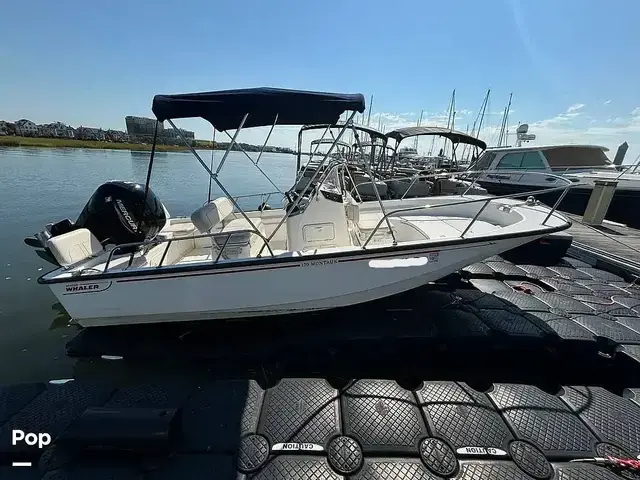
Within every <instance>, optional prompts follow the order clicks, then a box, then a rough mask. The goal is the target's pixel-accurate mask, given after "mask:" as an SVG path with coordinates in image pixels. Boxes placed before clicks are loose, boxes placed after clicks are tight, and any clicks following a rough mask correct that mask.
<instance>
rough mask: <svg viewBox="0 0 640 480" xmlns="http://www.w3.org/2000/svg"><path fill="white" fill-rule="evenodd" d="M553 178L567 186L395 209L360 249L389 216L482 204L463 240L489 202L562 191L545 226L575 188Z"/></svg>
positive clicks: (384, 218)
mask: <svg viewBox="0 0 640 480" xmlns="http://www.w3.org/2000/svg"><path fill="white" fill-rule="evenodd" d="M465 173H474V172H465ZM457 174H458V175H459V174H460V172H457ZM455 175H456V173H454V172H452V173H450V174H447V175H444V174H441V175H440V176H443V177H449V176H455ZM545 175H550V174H545ZM554 176H556V177H558V178H559V179H560V180H563V181H565V182H567V184H566V185H564V186H559V187H551V188H545V189H542V190H534V191H531V192H519V193H512V194H508V195H500V196H496V197H489V198H478V199H475V200H463V201H459V202H449V203H440V204H435V205H420V206H416V207H407V208H400V209H397V210H393V211H391V212H388V213H386V214H385V215H383V216H382V218H381V219H380V220H379V221H378V223H377V225H376V226H375V228H374V229H373V231H372V232H371V233H370V234H369V237H368V238H367V240H366V241H365V242H364V244H363V245H362V248H363V249H364V248H366V246H367V245H368V244H369V242H370V241H371V239H372V238H373V236H374V235H375V233H376V232H377V231H378V229H379V228H380V226H381V225H382V223H383V222H384V221H386V220H387V219H388V218H389V217H391V216H394V215H397V214H398V213H403V212H411V211H417V210H423V209H427V208H428V209H433V208H438V207H451V206H455V205H467V204H470V203H480V202H484V204H483V205H482V207H480V209H479V210H478V212H477V213H476V214H475V216H474V217H473V219H472V220H471V222H469V225H467V227H466V228H465V229H464V231H463V232H462V233H461V234H460V238H464V235H465V234H466V233H467V232H468V231H469V230H470V229H471V227H472V226H473V224H474V223H475V222H476V220H477V219H478V218H479V217H480V214H481V213H482V212H483V211H484V209H485V208H486V207H487V206H488V205H489V203H491V202H493V201H495V200H501V199H512V198H519V197H525V196H526V197H530V196H533V195H538V194H542V193H551V192H555V191H560V190H562V194H561V195H560V196H559V197H558V200H557V201H556V202H555V203H554V205H553V207H552V208H551V210H550V211H549V213H548V214H547V216H546V217H545V219H544V220H543V221H542V222H541V225H545V224H546V223H547V221H548V220H549V218H551V215H553V214H554V212H555V211H556V209H557V208H558V206H559V205H560V203H561V202H562V200H563V199H564V197H565V196H566V195H567V193H568V192H569V190H570V189H571V188H572V187H574V186H575V185H574V184H573V182H571V181H570V180H567V179H566V178H563V177H560V176H557V175H554ZM474 183H475V182H472V185H473V184H474ZM460 196H461V197H462V196H463V195H460ZM425 238H428V237H427V236H426V234H425Z"/></svg>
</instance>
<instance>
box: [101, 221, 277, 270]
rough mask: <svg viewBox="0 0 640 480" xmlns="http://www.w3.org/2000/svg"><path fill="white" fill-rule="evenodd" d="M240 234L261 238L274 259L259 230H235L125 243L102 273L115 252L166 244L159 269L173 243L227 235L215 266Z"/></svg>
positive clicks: (111, 253)
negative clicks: (230, 240)
mask: <svg viewBox="0 0 640 480" xmlns="http://www.w3.org/2000/svg"><path fill="white" fill-rule="evenodd" d="M238 233H251V234H255V235H257V236H259V237H260V238H261V239H262V240H263V242H264V245H266V247H267V250H269V254H270V255H271V256H272V257H274V256H275V255H274V254H273V250H272V249H271V246H270V245H269V242H268V241H267V239H266V237H265V236H264V235H263V234H262V233H260V232H258V231H257V230H250V229H244V230H233V231H230V232H216V233H203V234H200V235H190V236H186V237H178V238H165V239H162V240H155V239H154V240H147V241H143V242H132V243H123V244H121V245H116V246H115V247H114V248H113V249H112V250H111V251H110V252H109V257H107V263H105V266H104V270H103V271H102V273H106V272H107V270H108V269H109V264H110V263H111V260H112V259H113V256H114V254H115V252H116V251H118V250H122V249H123V248H132V247H142V246H153V247H156V246H158V245H161V244H163V243H166V244H167V248H165V250H164V252H163V253H162V257H161V258H160V262H159V263H158V265H157V266H156V267H155V268H159V267H161V266H162V263H163V262H164V259H165V258H166V256H167V253H168V252H169V248H171V244H172V243H173V242H180V241H184V240H197V239H199V238H212V237H213V236H214V235H226V236H227V238H226V239H225V241H224V244H223V246H222V248H220V249H218V250H219V252H218V256H217V257H216V259H215V260H214V262H213V264H214V265H215V264H216V263H218V261H219V260H220V257H221V255H222V253H223V252H224V249H225V248H226V246H227V244H228V243H229V239H230V238H231V235H236V234H238ZM261 251H262V250H261ZM135 253H136V252H135V251H133V252H131V254H130V257H129V264H128V265H127V268H128V267H130V266H131V263H132V262H133V258H134V255H135Z"/></svg>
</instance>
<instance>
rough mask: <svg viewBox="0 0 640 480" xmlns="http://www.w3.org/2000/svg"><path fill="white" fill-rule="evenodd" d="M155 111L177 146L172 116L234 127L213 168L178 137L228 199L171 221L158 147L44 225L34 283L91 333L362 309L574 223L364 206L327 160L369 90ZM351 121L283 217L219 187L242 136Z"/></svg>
mask: <svg viewBox="0 0 640 480" xmlns="http://www.w3.org/2000/svg"><path fill="white" fill-rule="evenodd" d="M152 110H153V113H154V114H155V116H156V118H157V120H158V122H163V121H167V122H168V123H169V124H170V125H171V126H172V127H173V128H174V129H175V130H176V134H177V135H178V136H180V137H182V138H183V134H182V132H181V131H180V130H179V129H177V128H176V126H175V124H174V119H178V118H192V117H200V118H203V119H205V120H207V121H208V122H209V123H211V124H212V125H213V127H214V128H215V129H216V130H217V131H220V132H227V131H233V132H234V133H233V136H232V137H231V142H230V143H229V146H228V149H227V150H226V152H225V154H224V156H223V157H222V159H221V160H220V162H219V164H218V166H217V168H216V169H215V170H212V169H211V168H210V167H209V165H208V164H207V162H205V161H204V160H203V159H202V158H201V157H200V156H199V154H198V153H197V152H196V151H195V150H194V149H193V148H192V147H191V143H189V142H188V141H187V140H186V139H184V138H183V140H185V143H186V144H187V146H188V147H189V148H190V149H191V152H192V153H193V155H194V156H195V158H196V160H197V161H198V162H199V163H200V164H201V166H202V168H203V169H204V171H205V172H206V173H207V174H208V175H209V177H210V178H211V180H212V182H214V183H215V184H216V185H217V186H218V187H219V188H220V190H221V191H222V192H223V193H224V196H223V197H220V198H215V199H212V200H211V201H209V202H207V203H206V204H205V205H204V206H197V205H196V206H194V211H193V213H192V214H191V215H190V216H189V217H171V216H170V214H169V212H168V211H167V209H166V208H165V207H164V205H163V204H162V202H161V201H160V199H159V198H158V197H157V196H156V195H155V194H154V192H153V191H152V190H151V188H150V183H151V180H152V179H153V175H152V172H153V160H154V154H155V141H154V144H153V148H152V151H151V155H150V160H149V169H148V174H147V181H146V184H145V185H140V184H136V183H128V182H120V181H112V182H107V183H104V184H103V185H101V186H99V187H98V188H97V190H96V191H95V193H94V195H93V196H92V197H91V198H90V200H89V202H88V203H87V205H86V206H85V208H84V209H83V210H82V212H81V214H80V215H79V217H78V219H77V220H76V221H75V222H71V221H70V220H63V221H60V222H57V223H55V224H49V225H48V226H47V228H46V230H44V231H43V232H41V233H39V234H37V235H36V236H35V237H29V238H27V239H25V242H26V243H27V244H29V245H30V246H32V247H35V248H36V249H37V250H38V253H39V254H40V255H41V256H43V257H44V258H49V259H50V261H51V263H54V264H55V268H54V270H52V271H50V272H48V273H46V274H44V275H43V276H42V277H40V278H39V279H38V282H39V283H41V284H45V285H48V286H49V288H51V290H52V291H53V293H54V294H55V296H56V297H57V298H58V299H59V301H60V302H61V304H62V305H63V306H64V307H65V309H66V310H67V311H68V313H69V314H70V315H71V317H72V318H73V319H75V320H76V321H77V322H78V323H80V325H82V326H85V327H92V326H104V325H118V324H135V323H154V322H174V321H187V320H215V319H228V318H236V319H238V318H244V317H261V318H263V320H260V321H265V320H264V318H267V316H268V315H275V314H290V313H297V312H308V311H314V310H322V309H328V308H334V307H341V306H345V305H352V304H357V303H361V302H367V301H370V300H374V299H377V298H380V297H385V296H390V295H394V294H397V293H400V292H403V291H406V290H410V289H413V288H416V287H419V286H421V285H423V284H425V283H428V282H431V281H435V280H438V279H440V278H442V277H444V276H446V275H449V274H451V273H453V272H455V271H456V270H458V269H460V268H461V267H464V266H466V265H469V264H472V263H474V262H477V261H479V260H482V259H485V258H487V257H490V256H492V255H495V254H498V253H501V252H504V251H506V250H509V249H512V248H514V247H517V246H519V245H522V244H525V243H527V242H529V241H532V240H535V239H537V238H540V237H543V236H545V235H548V234H550V233H552V232H556V231H560V230H563V229H566V228H568V227H569V225H570V222H569V221H568V220H567V219H566V218H565V217H564V216H563V215H561V214H560V213H558V212H556V211H555V210H554V209H552V208H549V207H547V206H544V205H541V204H538V203H537V202H536V201H535V200H533V199H531V198H529V199H525V200H517V199H514V198H501V197H489V196H477V195H458V196H441V197H432V198H417V199H405V200H398V199H396V200H382V199H380V198H378V199H377V201H375V202H359V201H357V200H356V199H355V198H354V197H353V196H352V195H351V194H350V193H349V191H347V190H345V188H344V184H345V182H344V179H345V175H348V170H349V163H348V162H347V161H345V160H344V159H343V158H341V157H342V156H341V155H337V156H333V155H332V154H334V153H336V152H340V149H339V145H340V144H339V142H340V141H341V140H343V139H344V136H345V132H347V131H349V132H350V133H353V137H354V140H355V143H356V144H358V145H359V144H361V143H362V142H361V140H360V135H361V134H360V132H359V131H358V129H356V128H354V125H353V118H354V116H355V114H356V113H358V112H359V113H362V112H363V111H364V110H365V102H364V97H363V96H362V95H361V94H334V93H321V92H307V91H295V90H283V89H274V88H256V89H244V90H228V91H218V92H204V93H191V94H178V95H157V96H155V98H154V99H153V107H152ZM345 112H348V116H347V120H346V121H345V122H344V123H343V124H341V126H340V128H339V131H338V132H337V134H336V135H335V138H333V140H334V141H333V143H332V144H331V146H330V147H329V148H328V149H327V151H326V153H325V155H324V156H323V158H322V159H321V160H320V161H319V163H318V168H317V169H316V170H315V172H314V175H313V176H312V178H311V179H310V181H309V182H308V184H307V186H306V187H305V189H303V191H302V192H296V191H295V189H294V188H293V186H292V188H291V190H289V191H288V192H285V200H284V203H283V208H272V209H266V208H257V209H256V210H255V211H244V210H243V209H242V208H240V206H239V205H238V203H237V201H236V199H234V198H233V197H232V196H231V195H230V194H229V192H228V191H227V189H226V188H225V187H224V185H223V184H222V183H221V181H220V177H219V173H220V171H221V170H222V169H223V168H224V166H225V163H226V162H228V161H232V160H231V159H229V158H228V154H229V152H231V151H232V149H233V148H234V145H237V143H236V141H237V137H238V134H239V133H240V132H241V131H242V130H243V129H245V128H251V127H263V126H266V127H269V126H271V130H270V131H269V134H268V135H267V140H266V141H265V146H266V143H267V141H268V139H269V136H270V135H271V132H272V131H273V129H274V128H275V127H278V126H287V125H305V124H326V125H335V124H336V122H338V120H339V118H340V116H341V115H342V114H344V113H345ZM326 130H327V129H326ZM230 136H231V135H230ZM263 149H264V146H263ZM336 149H338V150H336ZM247 155H249V154H248V153H247ZM259 156H260V154H259V153H258V159H259ZM361 158H363V159H364V161H363V164H362V167H363V168H364V170H365V171H366V173H367V174H368V175H369V176H373V173H372V170H371V165H370V161H369V160H368V157H367V156H366V155H364V153H362V152H361ZM253 163H254V166H255V167H256V173H257V174H264V172H263V171H262V170H261V168H260V167H259V166H258V162H257V161H255V162H253ZM564 188H568V187H564Z"/></svg>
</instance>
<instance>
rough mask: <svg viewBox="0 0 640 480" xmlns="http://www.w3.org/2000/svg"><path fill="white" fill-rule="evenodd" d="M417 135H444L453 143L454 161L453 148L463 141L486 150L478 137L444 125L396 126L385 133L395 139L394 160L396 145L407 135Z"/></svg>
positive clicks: (485, 146)
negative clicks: (396, 127)
mask: <svg viewBox="0 0 640 480" xmlns="http://www.w3.org/2000/svg"><path fill="white" fill-rule="evenodd" d="M418 136H438V137H444V138H447V139H449V140H450V141H451V144H452V145H453V158H452V160H454V161H455V150H456V147H457V146H458V144H460V143H464V144H467V145H472V146H474V147H476V148H477V149H480V151H483V150H486V148H487V144H486V143H485V142H483V141H482V140H480V139H479V138H476V137H473V136H471V135H468V134H466V133H464V132H460V131H458V130H452V129H450V128H445V127H404V128H398V129H396V130H393V131H391V132H389V133H387V138H389V139H393V140H395V141H396V144H395V148H393V152H394V155H393V157H394V161H395V159H396V158H397V156H398V147H400V143H401V142H402V141H403V140H404V139H405V138H409V137H418Z"/></svg>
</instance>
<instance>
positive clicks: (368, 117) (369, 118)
mask: <svg viewBox="0 0 640 480" xmlns="http://www.w3.org/2000/svg"><path fill="white" fill-rule="evenodd" d="M372 107H373V95H371V100H370V101H369V114H368V115H367V127H368V126H369V125H370V124H371V108H372Z"/></svg>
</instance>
